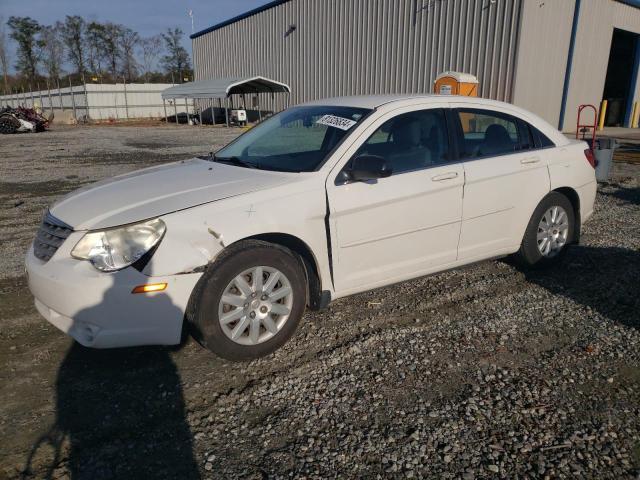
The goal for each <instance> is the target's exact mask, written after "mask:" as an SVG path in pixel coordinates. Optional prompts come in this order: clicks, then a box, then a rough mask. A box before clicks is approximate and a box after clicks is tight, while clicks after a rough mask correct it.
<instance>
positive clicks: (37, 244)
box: [33, 210, 73, 262]
mask: <svg viewBox="0 0 640 480" xmlns="http://www.w3.org/2000/svg"><path fill="white" fill-rule="evenodd" d="M71 232H73V228H71V227H70V226H69V225H67V224H66V223H64V222H63V221H62V220H58V219H57V218H56V217H54V216H53V215H51V213H49V211H48V210H47V213H45V215H44V218H43V219H42V225H40V228H39V229H38V233H36V239H35V240H34V241H33V254H34V255H35V256H36V257H37V258H39V259H40V260H44V261H45V262H46V261H48V260H49V259H50V258H51V257H53V255H54V254H55V253H56V251H57V250H58V248H60V245H62V244H63V242H64V241H65V240H66V238H67V237H68V236H69V235H71Z"/></svg>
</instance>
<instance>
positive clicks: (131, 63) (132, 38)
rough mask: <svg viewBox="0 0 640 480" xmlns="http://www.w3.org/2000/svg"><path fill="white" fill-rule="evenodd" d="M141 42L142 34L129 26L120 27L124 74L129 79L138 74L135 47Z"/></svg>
mask: <svg viewBox="0 0 640 480" xmlns="http://www.w3.org/2000/svg"><path fill="white" fill-rule="evenodd" d="M139 42H140V35H138V32H134V31H133V30H131V29H130V28H128V27H122V26H121V27H120V35H119V43H120V53H121V58H122V74H123V75H124V76H125V78H126V79H127V80H129V81H131V79H132V78H133V77H135V76H137V69H138V62H137V61H136V57H135V49H136V46H137V45H138V43H139Z"/></svg>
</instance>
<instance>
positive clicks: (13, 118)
mask: <svg viewBox="0 0 640 480" xmlns="http://www.w3.org/2000/svg"><path fill="white" fill-rule="evenodd" d="M50 121H51V118H49V119H47V118H45V117H43V116H42V115H41V114H39V113H38V112H36V111H35V110H34V109H32V108H24V107H18V108H11V107H5V108H3V109H2V110H0V133H3V134H8V133H21V132H43V131H45V130H46V129H47V128H49V122H50Z"/></svg>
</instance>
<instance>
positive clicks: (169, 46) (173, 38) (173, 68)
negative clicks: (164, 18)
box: [162, 28, 189, 82]
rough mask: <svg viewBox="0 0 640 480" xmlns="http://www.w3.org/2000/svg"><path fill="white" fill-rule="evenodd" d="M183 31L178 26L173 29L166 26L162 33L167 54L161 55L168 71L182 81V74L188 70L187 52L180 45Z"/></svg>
mask: <svg viewBox="0 0 640 480" xmlns="http://www.w3.org/2000/svg"><path fill="white" fill-rule="evenodd" d="M183 35H184V32H183V31H182V30H181V29H179V28H174V29H173V30H172V29H170V28H168V29H167V31H166V33H163V34H162V39H163V40H164V43H165V47H166V50H167V54H166V55H165V56H164V57H162V64H163V65H164V67H165V68H166V70H167V71H168V72H169V73H175V74H177V75H178V78H179V79H180V80H179V81H180V82H182V74H183V73H184V72H185V71H186V70H189V54H188V53H187V50H186V49H185V48H184V47H183V46H182V36H183Z"/></svg>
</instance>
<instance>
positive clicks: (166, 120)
mask: <svg viewBox="0 0 640 480" xmlns="http://www.w3.org/2000/svg"><path fill="white" fill-rule="evenodd" d="M162 108H164V122H165V123H166V124H167V125H169V117H167V101H166V100H165V99H164V98H163V99H162Z"/></svg>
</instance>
